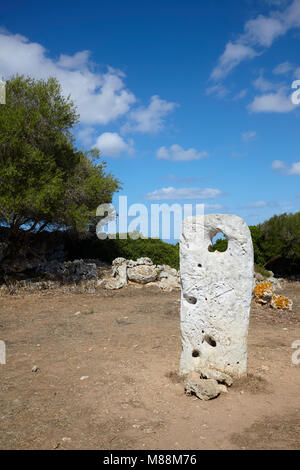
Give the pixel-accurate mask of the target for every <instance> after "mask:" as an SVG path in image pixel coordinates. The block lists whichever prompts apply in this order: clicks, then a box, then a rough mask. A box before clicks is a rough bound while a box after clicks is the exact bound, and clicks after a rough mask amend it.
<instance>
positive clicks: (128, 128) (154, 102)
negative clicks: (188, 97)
mask: <svg viewBox="0 0 300 470" xmlns="http://www.w3.org/2000/svg"><path fill="white" fill-rule="evenodd" d="M176 106H178V104H176V103H172V102H169V101H166V100H162V99H161V98H160V97H159V96H158V95H154V96H152V97H151V99H150V103H149V106H147V107H145V106H140V107H138V108H137V109H135V110H133V111H131V112H130V113H129V116H128V122H127V123H126V124H125V125H124V126H123V128H122V132H124V133H127V132H142V133H149V134H155V133H157V132H159V131H161V130H162V129H163V127H164V121H165V120H164V118H165V117H166V116H167V115H168V114H169V113H171V112H172V111H173V110H174V109H175V108H176Z"/></svg>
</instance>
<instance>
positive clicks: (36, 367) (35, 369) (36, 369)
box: [31, 366, 40, 372]
mask: <svg viewBox="0 0 300 470" xmlns="http://www.w3.org/2000/svg"><path fill="white" fill-rule="evenodd" d="M39 370H40V368H39V367H38V366H33V368H32V369H31V371H32V372H38V371H39Z"/></svg>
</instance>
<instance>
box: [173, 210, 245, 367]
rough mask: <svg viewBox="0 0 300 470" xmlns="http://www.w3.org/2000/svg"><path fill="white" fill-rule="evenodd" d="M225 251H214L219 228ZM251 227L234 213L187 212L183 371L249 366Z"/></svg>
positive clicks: (183, 261) (182, 245)
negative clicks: (224, 241)
mask: <svg viewBox="0 0 300 470" xmlns="http://www.w3.org/2000/svg"><path fill="white" fill-rule="evenodd" d="M219 232H221V233H223V234H224V235H225V236H226V238H227V239H228V248H227V250H226V251H225V252H222V253H221V252H218V251H215V252H210V251H209V247H210V246H211V244H212V239H213V237H215V235H216V234H217V233H219ZM253 271H254V263H253V246H252V239H251V234H250V230H249V228H248V226H247V224H246V223H245V222H244V220H243V219H241V218H240V217H237V216H235V215H228V214H226V215H223V214H221V215H218V214H209V215H202V216H197V217H188V218H187V219H185V220H184V222H183V228H182V235H181V239H180V275H181V288H182V289H181V313H180V316H181V336H182V355H181V361H180V373H181V374H186V373H189V372H191V371H201V367H202V368H208V369H217V370H219V371H222V372H226V373H228V374H231V375H233V376H242V375H245V374H246V370H247V337H248V325H249V314H250V306H251V298H252V290H253Z"/></svg>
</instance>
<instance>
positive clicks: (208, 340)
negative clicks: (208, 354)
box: [203, 335, 217, 348]
mask: <svg viewBox="0 0 300 470" xmlns="http://www.w3.org/2000/svg"><path fill="white" fill-rule="evenodd" d="M203 341H206V342H207V343H208V344H209V345H210V346H212V347H213V348H215V347H216V346H217V343H216V341H215V340H214V339H213V338H212V337H211V336H209V335H205V336H204V338H203Z"/></svg>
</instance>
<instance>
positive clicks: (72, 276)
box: [36, 259, 98, 282]
mask: <svg viewBox="0 0 300 470" xmlns="http://www.w3.org/2000/svg"><path fill="white" fill-rule="evenodd" d="M36 271H37V273H38V274H40V275H43V276H44V277H45V278H47V279H49V280H58V279H59V280H61V281H63V282H79V281H81V280H88V279H97V277H98V270H97V266H96V264H94V263H86V262H85V261H83V260H82V259H80V260H74V261H65V262H64V263H60V262H58V261H51V262H50V263H47V264H42V265H40V266H38V267H37V269H36Z"/></svg>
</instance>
